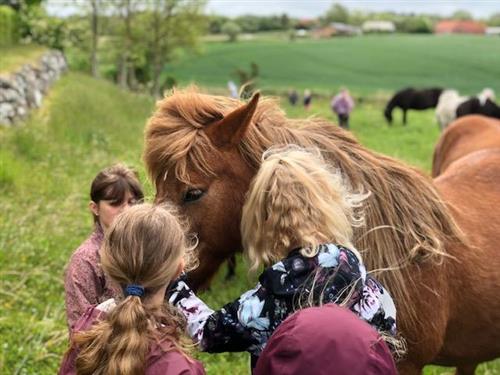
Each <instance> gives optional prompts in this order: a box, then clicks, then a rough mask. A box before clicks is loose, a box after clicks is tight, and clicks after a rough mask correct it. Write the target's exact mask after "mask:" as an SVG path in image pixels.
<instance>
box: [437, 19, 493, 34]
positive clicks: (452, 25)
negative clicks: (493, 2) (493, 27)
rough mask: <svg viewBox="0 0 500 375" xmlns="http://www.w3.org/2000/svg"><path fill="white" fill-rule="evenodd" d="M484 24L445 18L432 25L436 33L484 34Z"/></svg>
mask: <svg viewBox="0 0 500 375" xmlns="http://www.w3.org/2000/svg"><path fill="white" fill-rule="evenodd" d="M485 31H486V26H485V25H484V24H483V23H481V22H477V21H469V20H465V21H460V20H445V21H440V22H438V23H437V24H436V26H435V27H434V32H435V33H436V34H484V32H485Z"/></svg>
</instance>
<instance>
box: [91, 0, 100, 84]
mask: <svg viewBox="0 0 500 375" xmlns="http://www.w3.org/2000/svg"><path fill="white" fill-rule="evenodd" d="M100 5H101V1H100V0H90V8H91V13H90V25H91V26H90V29H91V30H92V44H91V48H90V69H91V71H92V76H93V77H98V76H99V66H98V63H97V48H98V43H99V8H100Z"/></svg>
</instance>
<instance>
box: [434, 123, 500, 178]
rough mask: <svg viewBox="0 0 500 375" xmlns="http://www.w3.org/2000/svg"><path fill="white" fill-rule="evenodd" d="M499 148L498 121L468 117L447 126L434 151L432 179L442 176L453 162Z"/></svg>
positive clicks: (499, 125)
mask: <svg viewBox="0 0 500 375" xmlns="http://www.w3.org/2000/svg"><path fill="white" fill-rule="evenodd" d="M497 147H500V121H499V120H495V119H492V118H489V117H485V116H480V115H469V116H465V117H461V118H459V119H458V120H455V121H454V122H453V123H452V124H451V125H450V126H448V127H447V128H446V129H445V131H444V132H443V134H442V135H441V137H440V138H439V141H438V143H437V145H436V148H435V149H434V159H433V161H432V177H437V176H439V175H440V174H442V173H443V172H444V171H445V170H446V168H448V166H449V165H450V164H451V163H453V162H454V161H455V160H458V159H460V158H461V157H463V156H465V155H468V154H470V153H472V152H474V151H478V150H483V149H486V148H497Z"/></svg>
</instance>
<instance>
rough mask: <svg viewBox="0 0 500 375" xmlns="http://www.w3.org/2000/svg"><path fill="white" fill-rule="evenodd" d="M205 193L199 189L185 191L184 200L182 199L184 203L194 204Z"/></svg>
mask: <svg viewBox="0 0 500 375" xmlns="http://www.w3.org/2000/svg"><path fill="white" fill-rule="evenodd" d="M204 193H205V192H204V191H203V190H201V189H190V190H188V191H186V194H184V198H183V199H182V200H183V201H184V202H185V203H186V202H194V201H197V200H198V199H200V198H201V197H202V196H203V194H204Z"/></svg>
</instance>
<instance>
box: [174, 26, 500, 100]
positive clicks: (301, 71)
mask: <svg viewBox="0 0 500 375" xmlns="http://www.w3.org/2000/svg"><path fill="white" fill-rule="evenodd" d="M203 50H204V53H203V54H202V55H199V56H192V55H186V56H184V57H183V58H181V59H180V60H179V61H178V62H176V63H174V64H171V65H167V66H166V67H165V72H164V74H165V75H170V76H173V77H174V78H175V79H176V80H177V81H178V82H180V83H182V84H186V83H189V82H191V81H194V82H197V83H201V84H203V85H206V86H211V87H225V86H226V83H227V81H228V80H229V79H233V80H236V77H235V76H234V75H233V72H234V70H235V69H238V68H240V69H244V70H247V71H248V70H249V66H250V63H251V62H255V63H257V64H258V66H259V69H260V76H259V79H258V85H259V87H261V88H264V89H269V90H273V91H277V90H287V89H288V88H291V87H294V88H298V89H305V88H309V89H312V90H314V91H316V92H318V91H322V92H332V91H336V90H338V88H339V87H340V86H342V85H345V86H348V87H349V88H350V89H351V90H353V91H355V92H358V93H372V92H375V91H378V90H383V91H393V90H396V89H400V88H402V87H406V86H417V87H426V86H436V85H438V86H443V87H452V88H456V89H458V90H460V91H462V92H464V93H466V94H474V93H476V92H478V91H480V90H481V89H482V88H484V87H492V88H493V89H495V90H496V91H497V92H498V91H499V90H500V81H499V80H498V77H499V76H500V52H499V51H500V38H497V37H487V36H470V35H462V36H458V35H447V36H437V35H371V36H360V37H353V38H333V39H326V40H297V41H294V42H289V41H287V40H285V39H279V38H276V40H269V39H266V40H255V41H242V42H237V43H228V42H222V43H221V42H219V43H206V44H205V45H204V48H203Z"/></svg>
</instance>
